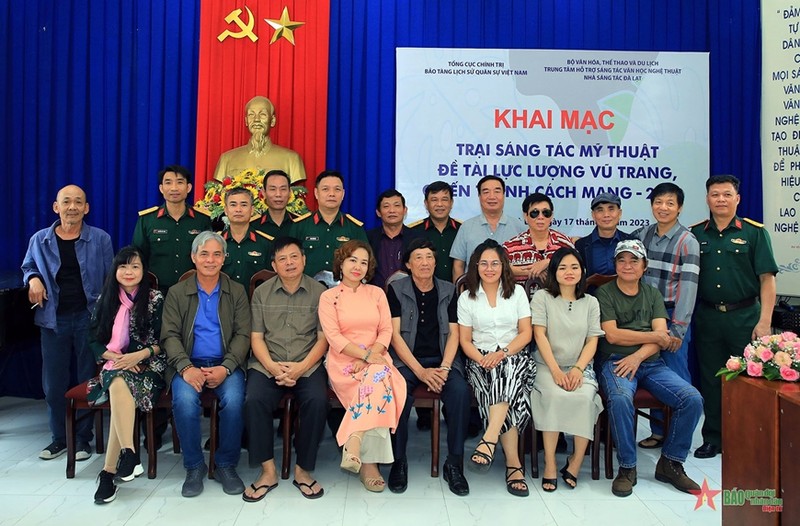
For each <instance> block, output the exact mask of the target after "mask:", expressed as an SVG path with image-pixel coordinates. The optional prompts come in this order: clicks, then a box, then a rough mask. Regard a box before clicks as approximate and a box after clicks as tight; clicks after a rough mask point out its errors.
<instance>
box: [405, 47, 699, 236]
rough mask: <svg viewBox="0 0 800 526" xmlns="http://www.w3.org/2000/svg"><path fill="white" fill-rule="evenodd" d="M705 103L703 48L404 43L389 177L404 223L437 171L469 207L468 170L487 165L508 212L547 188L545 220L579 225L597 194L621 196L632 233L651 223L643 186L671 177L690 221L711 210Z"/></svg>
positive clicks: (579, 230) (462, 206)
mask: <svg viewBox="0 0 800 526" xmlns="http://www.w3.org/2000/svg"><path fill="white" fill-rule="evenodd" d="M708 115H709V112H708V54H706V53H658V52H623V51H566V50H503V49H419V48H402V49H398V50H397V161H396V180H397V188H398V190H400V192H402V193H403V195H404V196H405V197H406V199H407V201H408V208H409V213H408V219H409V221H412V220H415V219H417V218H420V217H424V216H426V215H427V214H426V212H425V208H424V205H423V200H424V195H423V189H424V187H425V185H427V184H429V183H430V182H431V181H434V180H439V179H441V180H444V181H447V182H448V183H451V184H452V186H453V189H454V191H455V206H454V210H453V215H454V217H457V218H459V219H467V218H469V217H472V216H474V215H477V214H478V213H479V212H480V207H479V204H478V198H477V190H476V188H475V185H476V183H477V182H478V180H479V179H480V178H481V177H483V176H485V175H497V176H500V177H502V178H503V179H504V180H505V181H506V185H507V191H506V207H505V211H506V213H507V214H510V215H516V216H519V217H521V216H522V208H521V205H522V201H523V200H524V199H525V196H527V195H528V194H529V193H533V192H543V193H545V194H547V195H548V196H550V197H551V199H552V200H553V201H554V208H555V214H554V220H553V228H555V229H557V230H560V231H562V232H563V233H565V234H568V235H570V236H583V235H586V234H588V233H589V232H591V230H592V228H594V223H593V221H592V220H591V214H590V208H589V205H590V203H591V200H592V198H593V197H594V196H595V195H597V194H598V193H600V192H613V193H615V194H618V195H619V196H620V198H621V199H622V208H623V220H622V223H621V228H622V229H623V230H626V231H632V230H635V229H636V228H638V227H640V226H645V225H648V224H650V223H651V222H653V218H652V214H651V211H650V203H649V201H648V200H647V196H648V194H649V192H650V190H651V189H652V188H653V187H654V186H656V185H657V184H658V183H661V182H666V181H670V182H674V183H675V184H677V185H679V186H680V187H681V188H683V190H684V191H685V193H686V202H685V204H684V208H683V213H682V215H681V221H682V222H683V223H684V224H685V225H687V226H688V225H690V224H692V223H694V222H696V221H699V220H701V219H704V218H706V217H707V216H708V211H707V210H708V209H707V207H706V204H705V180H706V179H707V178H708V171H709V116H708Z"/></svg>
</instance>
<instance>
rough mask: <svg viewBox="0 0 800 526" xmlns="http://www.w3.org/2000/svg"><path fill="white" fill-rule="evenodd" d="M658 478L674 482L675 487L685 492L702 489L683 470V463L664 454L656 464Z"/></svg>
mask: <svg viewBox="0 0 800 526" xmlns="http://www.w3.org/2000/svg"><path fill="white" fill-rule="evenodd" d="M656 480H658V481H661V482H668V483H669V484H672V485H673V486H674V487H675V489H677V490H679V491H682V492H684V493H689V492H691V491H693V490H694V491H699V490H700V486H698V485H697V482H695V481H693V480H692V479H690V478H689V476H688V475H686V472H685V471H684V470H683V464H681V463H680V462H675V461H674V460H670V459H668V458H666V457H664V456H662V457H661V458H659V459H658V464H656Z"/></svg>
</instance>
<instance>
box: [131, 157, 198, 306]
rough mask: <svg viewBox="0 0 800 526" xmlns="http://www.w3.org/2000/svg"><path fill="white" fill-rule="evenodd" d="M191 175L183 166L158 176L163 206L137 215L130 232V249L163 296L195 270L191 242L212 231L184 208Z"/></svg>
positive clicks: (196, 214) (170, 168)
mask: <svg viewBox="0 0 800 526" xmlns="http://www.w3.org/2000/svg"><path fill="white" fill-rule="evenodd" d="M190 180H191V174H190V173H189V170H187V169H186V168H184V167H183V166H177V165H171V166H167V167H165V168H164V169H163V170H161V171H160V172H159V174H158V190H159V191H160V192H161V195H163V196H164V204H163V205H161V206H154V207H152V208H148V209H147V210H142V211H141V212H139V220H138V221H137V222H136V228H135V229H134V231H133V245H135V246H136V247H137V248H139V250H141V251H142V254H143V255H144V258H145V260H146V261H145V264H146V265H147V266H148V267H149V268H150V271H151V272H152V273H153V274H155V275H156V277H157V278H158V288H159V289H161V291H162V292H163V293H164V294H166V292H167V289H169V288H170V287H171V286H172V285H174V284H175V283H177V282H178V278H180V277H181V275H183V273H184V272H186V271H187V270H189V269H192V268H194V265H193V264H192V258H191V252H192V241H194V238H195V236H197V234H199V233H200V232H202V231H204V230H211V220H210V219H209V218H208V217H207V216H205V215H203V214H200V213H198V212H197V211H195V210H193V209H192V208H191V207H189V206H187V205H186V198H187V197H188V196H189V192H191V191H192V184H191V183H190V182H189V181H190Z"/></svg>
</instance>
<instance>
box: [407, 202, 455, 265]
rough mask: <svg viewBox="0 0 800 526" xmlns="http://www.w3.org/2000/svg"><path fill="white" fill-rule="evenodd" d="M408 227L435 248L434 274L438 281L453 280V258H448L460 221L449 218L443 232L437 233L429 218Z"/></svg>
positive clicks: (437, 230)
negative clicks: (420, 234)
mask: <svg viewBox="0 0 800 526" xmlns="http://www.w3.org/2000/svg"><path fill="white" fill-rule="evenodd" d="M408 227H409V228H410V229H412V230H414V231H415V232H420V233H422V235H423V237H425V238H426V239H427V240H429V241H430V242H431V243H433V246H435V247H436V272H435V275H436V277H437V278H439V279H443V280H445V281H452V280H453V258H451V257H450V248H452V246H453V241H454V240H455V238H456V232H458V229H459V228H461V221H459V220H458V219H453V218H452V217H449V218H448V219H447V223H446V224H445V227H444V230H442V231H441V232H439V229H438V228H436V225H434V224H433V220H432V219H431V218H430V217H427V218H425V219H420V220H419V221H417V222H415V223H411V224H410V225H408Z"/></svg>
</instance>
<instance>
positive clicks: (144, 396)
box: [89, 246, 166, 504]
mask: <svg viewBox="0 0 800 526" xmlns="http://www.w3.org/2000/svg"><path fill="white" fill-rule="evenodd" d="M146 275H147V268H146V267H145V265H144V262H143V260H142V253H141V252H140V251H139V249H137V248H136V247H132V246H129V247H125V248H123V249H122V250H120V251H119V253H118V254H117V256H116V257H115V258H114V261H113V263H112V268H111V272H109V273H108V276H107V277H106V281H105V284H104V285H103V292H102V294H101V295H100V299H99V300H98V301H97V307H96V308H95V312H94V315H93V316H92V323H91V326H90V328H89V346H90V348H91V349H92V351H93V352H94V355H95V357H96V358H97V361H98V363H100V364H102V369H101V371H100V374H99V375H98V376H97V377H96V378H93V379H92V380H90V382H89V401H90V403H95V404H100V403H103V402H105V401H106V400H110V403H111V425H110V428H109V432H108V445H107V447H106V459H105V465H104V466H103V470H102V471H101V472H100V474H99V475H98V477H97V479H98V488H97V492H96V493H95V495H94V501H95V503H96V504H106V503H108V502H111V501H112V500H114V499H115V498H116V496H117V486H116V484H115V482H116V483H120V482H129V481H131V480H133V479H134V477H137V476H139V475H141V474H142V473H143V471H144V469H143V468H142V465H141V462H140V460H139V452H138V451H137V450H138V444H134V443H133V426H134V419H135V416H136V409H137V408H138V409H139V410H141V411H152V410H153V406H154V404H155V403H156V401H158V397H159V396H160V395H161V390H162V389H163V388H164V369H165V368H166V361H165V359H164V355H163V354H162V353H161V348H160V347H159V345H158V336H159V333H160V332H161V308H162V306H163V303H164V297H163V295H162V294H161V292H159V291H158V289H151V288H150V283H149V281H148V280H147V279H146Z"/></svg>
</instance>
